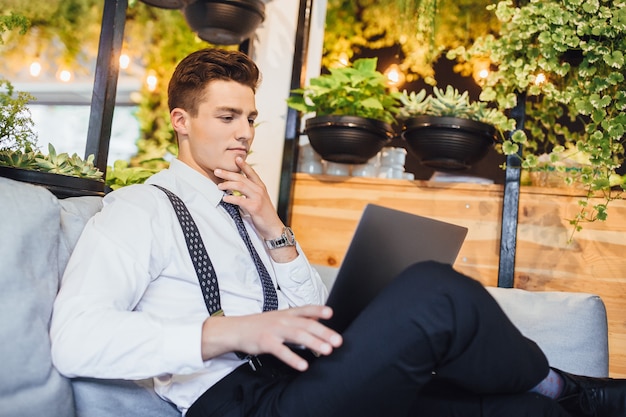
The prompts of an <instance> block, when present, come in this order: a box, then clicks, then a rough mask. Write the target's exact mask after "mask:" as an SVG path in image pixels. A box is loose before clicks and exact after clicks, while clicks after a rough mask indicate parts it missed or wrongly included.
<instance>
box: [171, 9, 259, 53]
mask: <svg viewBox="0 0 626 417" xmlns="http://www.w3.org/2000/svg"><path fill="white" fill-rule="evenodd" d="M183 14H184V16H185V20H186V21H187V24H188V25H189V27H190V28H191V29H192V30H193V31H194V32H196V33H197V34H198V37H199V38H200V39H203V40H205V41H207V42H210V43H212V44H214V45H238V44H241V43H242V42H243V41H244V40H246V39H248V38H250V37H252V35H253V34H254V31H255V30H256V28H257V27H258V26H259V25H260V24H261V22H263V20H264V19H265V3H264V2H263V1H262V0H195V1H190V2H189V3H188V4H187V5H185V6H184V7H183Z"/></svg>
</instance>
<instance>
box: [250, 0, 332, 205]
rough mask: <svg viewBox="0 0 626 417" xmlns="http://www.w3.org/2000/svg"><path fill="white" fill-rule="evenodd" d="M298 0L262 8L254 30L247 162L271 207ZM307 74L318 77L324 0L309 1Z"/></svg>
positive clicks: (275, 195) (277, 179)
mask: <svg viewBox="0 0 626 417" xmlns="http://www.w3.org/2000/svg"><path fill="white" fill-rule="evenodd" d="M299 3H300V2H299V1H298V0H272V1H270V2H269V3H268V4H267V5H266V8H265V15H266V17H265V21H264V22H263V24H262V27H260V28H259V29H258V30H257V41H256V42H255V45H254V50H253V53H254V56H253V58H254V60H255V62H256V63H257V65H258V66H259V69H260V70H261V73H262V75H263V81H262V84H261V86H260V87H259V90H258V91H257V95H256V97H257V108H258V110H259V117H258V119H257V120H258V121H259V122H260V125H259V126H258V127H257V129H256V139H255V142H254V144H253V146H252V151H253V152H252V154H251V155H250V157H249V162H250V163H251V164H253V165H254V169H255V170H256V171H257V173H258V174H259V175H260V176H261V178H262V179H263V181H264V182H265V185H266V186H267V190H268V192H269V195H270V197H271V198H272V201H273V202H274V204H276V203H277V201H278V193H279V186H280V171H281V165H282V157H283V146H284V140H285V129H286V117H287V104H286V99H287V97H288V96H289V88H290V83H291V67H292V65H293V53H294V45H295V36H296V30H297V27H296V26H297V22H298V11H299ZM311 19H312V22H311V38H310V39H309V52H308V58H309V62H308V63H307V67H306V68H307V74H309V76H314V75H316V74H319V71H320V62H321V58H322V41H323V35H324V21H325V19H326V0H313V10H312V14H311Z"/></svg>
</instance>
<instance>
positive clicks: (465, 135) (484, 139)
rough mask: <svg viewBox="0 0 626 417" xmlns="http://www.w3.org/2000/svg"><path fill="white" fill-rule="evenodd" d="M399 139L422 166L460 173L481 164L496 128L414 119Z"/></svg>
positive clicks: (447, 119)
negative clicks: (404, 142) (479, 162)
mask: <svg viewBox="0 0 626 417" xmlns="http://www.w3.org/2000/svg"><path fill="white" fill-rule="evenodd" d="M402 138H403V139H404V140H405V141H406V143H407V147H408V148H409V150H410V151H411V152H412V153H413V154H414V155H415V157H416V158H417V159H418V160H419V162H420V163H421V164H422V165H425V166H428V167H431V168H434V169H437V170H442V171H459V170H464V169H468V168H471V166H472V165H473V164H475V163H476V162H478V161H480V160H481V159H482V158H483V157H484V156H485V155H486V154H487V152H488V151H489V147H490V146H493V144H494V143H495V141H496V139H497V136H496V129H495V127H493V126H492V125H489V124H486V123H482V122H477V121H475V120H469V119H461V118H458V117H436V116H416V117H414V118H412V119H409V120H407V121H406V122H405V123H404V126H403V129H402Z"/></svg>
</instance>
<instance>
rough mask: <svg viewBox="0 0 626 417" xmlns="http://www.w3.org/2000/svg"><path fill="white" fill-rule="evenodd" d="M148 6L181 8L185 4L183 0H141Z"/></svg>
mask: <svg viewBox="0 0 626 417" xmlns="http://www.w3.org/2000/svg"><path fill="white" fill-rule="evenodd" d="M141 1H142V2H143V3H146V4H147V5H148V6H153V7H158V8H161V9H182V7H183V6H184V5H185V1H184V0H141Z"/></svg>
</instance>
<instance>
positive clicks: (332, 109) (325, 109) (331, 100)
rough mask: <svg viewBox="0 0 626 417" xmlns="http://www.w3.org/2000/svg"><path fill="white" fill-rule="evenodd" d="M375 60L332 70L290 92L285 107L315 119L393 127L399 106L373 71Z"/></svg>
mask: <svg viewBox="0 0 626 417" xmlns="http://www.w3.org/2000/svg"><path fill="white" fill-rule="evenodd" d="M377 61H378V59H377V58H362V59H357V60H356V61H354V63H353V65H352V66H346V67H341V68H332V69H331V70H330V74H322V75H320V76H319V77H316V78H313V79H311V80H310V85H309V86H308V87H305V88H298V89H295V90H293V91H292V93H293V94H292V95H291V97H289V98H288V99H287V104H288V106H289V107H291V108H294V109H296V110H298V111H301V112H304V113H312V112H314V113H315V114H316V115H317V116H325V115H351V116H360V117H365V118H369V119H376V120H381V121H384V122H387V123H394V122H395V118H394V115H395V113H396V112H397V110H398V107H399V102H398V100H397V99H396V97H395V95H394V94H392V93H390V92H389V90H388V88H387V84H386V78H385V76H384V75H383V74H382V73H381V72H379V71H377V70H376V63H377Z"/></svg>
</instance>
